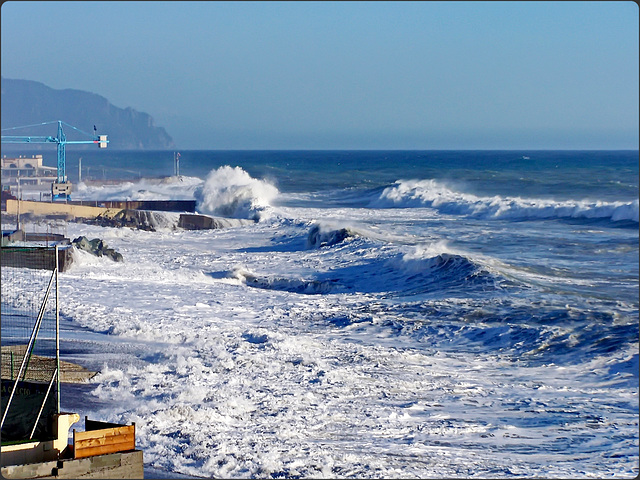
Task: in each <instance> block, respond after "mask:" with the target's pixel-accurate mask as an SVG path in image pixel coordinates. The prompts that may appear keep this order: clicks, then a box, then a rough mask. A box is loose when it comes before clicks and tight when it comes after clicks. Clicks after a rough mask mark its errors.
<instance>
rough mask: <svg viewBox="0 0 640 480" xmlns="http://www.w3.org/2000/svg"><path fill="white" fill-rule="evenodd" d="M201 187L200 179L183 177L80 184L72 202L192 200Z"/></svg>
mask: <svg viewBox="0 0 640 480" xmlns="http://www.w3.org/2000/svg"><path fill="white" fill-rule="evenodd" d="M201 186H202V180H201V179H199V178H196V177H184V176H180V177H166V178H142V179H140V180H137V181H135V182H133V181H130V182H120V183H104V184H90V185H89V184H86V183H84V182H80V183H79V184H78V185H76V190H74V192H73V195H72V196H73V198H74V200H120V201H124V200H130V201H133V200H193V198H194V193H195V191H196V190H197V189H198V188H199V187H201Z"/></svg>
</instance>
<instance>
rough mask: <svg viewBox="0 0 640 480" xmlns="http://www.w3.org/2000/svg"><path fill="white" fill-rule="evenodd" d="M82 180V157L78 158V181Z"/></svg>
mask: <svg viewBox="0 0 640 480" xmlns="http://www.w3.org/2000/svg"><path fill="white" fill-rule="evenodd" d="M80 182H82V157H80V158H79V159H78V183H80Z"/></svg>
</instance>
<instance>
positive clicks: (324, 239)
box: [307, 223, 358, 249]
mask: <svg viewBox="0 0 640 480" xmlns="http://www.w3.org/2000/svg"><path fill="white" fill-rule="evenodd" d="M356 236H358V234H357V233H356V232H355V231H353V230H352V229H350V228H348V227H344V228H333V227H330V226H326V225H322V224H319V223H316V224H315V225H313V226H312V227H311V229H310V230H309V235H308V236H307V248H309V249H311V248H322V247H330V246H333V245H337V244H339V243H342V242H344V241H347V240H349V239H353V238H355V237H356Z"/></svg>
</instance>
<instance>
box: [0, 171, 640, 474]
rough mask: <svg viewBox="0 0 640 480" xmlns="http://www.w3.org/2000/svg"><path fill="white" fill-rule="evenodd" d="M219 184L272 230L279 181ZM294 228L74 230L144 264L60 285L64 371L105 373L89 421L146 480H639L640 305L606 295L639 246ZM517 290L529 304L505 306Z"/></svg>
mask: <svg viewBox="0 0 640 480" xmlns="http://www.w3.org/2000/svg"><path fill="white" fill-rule="evenodd" d="M227 168H228V167H227ZM212 177H214V178H215V181H213V182H212V185H211V186H210V187H209V188H208V189H205V188H203V189H202V192H201V193H202V197H201V198H202V200H204V201H205V203H207V200H206V198H205V190H206V191H207V192H209V193H210V194H211V195H210V197H209V200H211V202H210V207H211V209H213V210H215V209H216V207H217V205H222V206H224V205H232V204H234V202H235V200H234V198H236V199H239V200H237V202H236V203H237V207H238V208H239V211H238V208H230V209H229V211H230V212H231V214H236V213H239V216H244V217H245V218H246V217H250V216H251V215H253V214H255V213H256V212H257V213H259V214H262V213H270V212H271V211H270V209H269V207H268V206H267V205H269V204H271V202H273V201H274V199H275V197H273V196H270V195H266V197H261V191H262V188H263V187H265V185H269V184H267V183H266V182H262V181H259V180H256V179H251V177H249V176H248V175H247V174H246V172H244V171H242V170H239V169H229V170H227V169H223V170H222V171H220V170H216V171H214V173H213V174H212ZM243 182H244V183H243ZM223 185H231V186H234V185H235V187H234V188H231V189H230V191H228V192H227V191H226V190H225V187H224V186H223ZM202 186H203V187H204V185H202ZM243 186H244V187H247V188H248V190H243ZM265 189H266V191H267V193H271V194H276V195H277V193H276V192H275V191H274V190H273V189H271V188H269V187H268V186H267V187H265ZM226 193H228V195H226ZM245 193H246V195H245ZM442 194H443V195H444V196H446V195H448V194H447V193H446V191H445V190H442ZM225 198H226V200H225ZM258 198H262V200H256V202H255V204H256V205H255V208H253V210H252V205H254V199H258ZM216 199H218V200H219V201H218V200H216ZM468 200H473V199H468ZM476 200H478V199H477V198H476ZM502 200H503V199H499V200H498V203H500V202H501V201H502ZM479 201H480V207H479V208H481V209H482V208H485V209H486V208H487V206H486V204H487V201H486V199H481V198H480V199H479ZM483 202H484V203H483ZM392 204H393V202H392V201H391V200H387V203H386V206H389V205H392ZM399 204H404V205H407V202H406V201H404V200H402V199H400V200H399ZM469 205H471V203H470V204H469ZM483 205H484V206H483ZM261 206H262V207H261ZM415 206H419V207H425V206H426V207H428V206H427V205H425V203H424V202H423V201H422V200H420V199H417V200H416V203H415ZM261 208H263V210H261ZM452 208H453V207H452ZM469 208H471V206H470V207H469ZM232 210H233V211H232ZM282 211H283V212H284V213H286V215H284V217H285V218H280V217H278V218H274V217H271V218H269V219H268V221H261V222H253V221H247V220H244V221H242V220H239V219H238V220H236V219H228V221H229V222H230V225H233V226H235V227H236V228H226V229H219V230H209V231H182V230H173V229H172V228H170V225H171V218H165V219H164V220H163V221H165V224H166V225H168V226H167V228H165V229H162V230H161V231H157V232H147V231H141V230H131V229H116V228H103V227H98V226H91V225H83V224H75V223H70V224H69V225H68V235H69V236H70V238H76V237H78V236H80V235H85V236H87V237H88V238H101V239H104V240H105V241H106V243H107V244H108V245H109V247H111V248H114V249H115V250H116V251H118V252H120V253H122V255H123V256H124V262H122V263H115V262H111V261H110V260H108V259H105V258H96V257H92V256H90V255H89V254H86V253H85V252H78V256H77V257H76V260H77V261H76V262H74V264H72V266H71V268H70V269H69V270H68V271H66V272H63V273H62V274H61V275H60V284H61V292H60V293H61V297H60V298H61V318H62V319H63V321H64V322H66V323H68V324H69V325H71V326H72V327H73V329H72V330H69V331H67V332H65V334H63V358H64V355H66V354H68V353H69V352H71V353H72V354H73V355H74V356H75V358H76V359H77V361H78V362H79V363H81V364H91V365H93V368H96V369H97V370H100V373H99V374H98V376H97V377H95V378H94V379H93V380H92V384H91V387H90V391H89V392H88V393H87V394H86V395H84V396H83V398H82V401H81V402H80V401H77V400H76V404H79V405H80V407H79V408H81V410H80V411H79V412H78V413H80V414H81V416H84V415H88V416H89V417H90V418H95V419H98V420H105V421H114V422H127V423H129V422H132V421H134V422H136V442H137V445H138V446H139V447H140V448H142V449H143V450H144V452H145V463H146V465H147V466H149V467H153V468H156V469H160V470H163V471H165V472H181V473H183V474H191V475H194V476H200V477H222V478H232V477H233V478H256V477H260V478H269V477H271V478H275V477H304V478H312V477H323V478H340V477H350V478H400V477H412V478H434V477H458V478H459V477H465V478H469V477H482V478H488V477H501V478H505V477H546V476H548V477H563V478H575V477H582V476H585V475H587V476H594V477H615V476H621V477H633V476H635V475H637V473H638V456H637V448H638V434H637V426H638V424H637V421H638V408H637V391H638V390H637V386H638V375H637V365H638V356H637V309H638V307H637V289H635V290H634V291H633V292H631V293H626V296H624V297H623V296H621V295H618V293H619V292H618V291H617V290H614V291H613V293H612V292H611V291H609V290H604V289H602V290H601V289H599V288H597V287H593V286H592V284H597V282H603V281H605V280H607V281H610V282H611V284H612V285H616V284H617V283H620V284H627V285H630V286H632V287H635V286H637V264H636V263H633V264H632V262H628V261H627V260H628V258H629V257H630V256H631V257H632V256H633V255H631V254H629V253H625V252H626V250H621V251H618V250H616V249H615V248H614V247H616V246H627V247H628V248H629V249H631V252H632V253H636V258H637V232H635V231H631V230H630V229H618V228H616V229H613V228H612V229H607V228H597V229H596V228H593V227H589V229H587V228H582V227H581V226H579V225H578V226H574V225H570V226H567V225H564V224H562V225H553V228H554V229H555V230H553V229H549V230H548V231H545V232H540V229H539V227H538V226H537V225H534V226H532V225H531V224H527V222H508V221H502V220H504V219H505V217H504V216H502V217H496V216H494V217H490V218H492V221H491V222H484V221H482V220H481V218H482V214H480V213H478V214H475V216H473V218H464V219H460V218H456V217H454V218H453V219H451V218H444V217H446V216H444V215H439V214H438V212H434V211H433V210H432V209H431V208H414V209H412V210H410V211H401V210H396V209H390V208H385V209H380V210H377V209H365V208H362V209H358V208H339V207H334V208H329V209H324V208H298V207H294V206H289V207H287V208H283V209H282ZM496 211H497V210H496ZM625 215H626V214H624V215H623V216H625ZM169 217H171V214H169ZM479 218H480V219H479ZM494 218H495V220H496V221H494ZM160 223H162V222H160ZM549 223H558V222H549ZM316 227H317V228H316ZM343 230H344V231H346V232H347V233H349V235H350V236H347V237H345V238H343V239H342V241H336V242H334V240H338V239H339V238H340V237H341V235H340V233H341V232H343ZM574 230H578V231H579V233H574ZM606 230H612V231H613V233H611V232H608V231H606ZM312 232H315V233H316V234H317V235H312V236H311V237H310V234H311V233H312ZM310 238H311V240H310ZM547 238H549V241H548V243H544V242H545V241H546V240H547ZM565 238H569V239H570V240H571V242H567V241H565ZM323 244H324V245H323ZM540 244H542V245H540ZM309 247H311V248H309ZM317 247H319V248H317ZM604 247H607V252H608V253H606V254H602V255H603V257H600V256H592V255H590V254H589V252H588V251H586V249H589V248H594V249H595V248H597V249H602V248H604ZM510 248H511V249H512V250H511V251H510V250H509V249H510ZM505 252H506V253H505ZM512 252H515V253H512ZM602 258H607V259H612V261H613V262H618V263H615V265H613V266H612V265H608V264H607V265H605V266H604V268H603V263H602V262H603V260H602ZM583 259H588V261H582V260H583ZM569 261H571V262H573V263H569ZM562 262H567V263H562ZM539 272H543V273H544V275H542V274H539ZM8 273H9V270H8V269H7V268H5V267H3V269H2V275H3V282H2V283H3V284H7V283H8V282H11V281H15V280H14V279H18V277H20V275H24V273H19V274H18V275H14V276H13V277H12V276H11V275H8ZM45 274H48V272H43V273H42V275H43V277H44V276H45ZM505 275H509V276H512V277H515V278H517V279H518V281H519V283H518V285H517V288H510V287H509V286H506V287H504V288H502V289H501V288H496V286H495V283H496V282H497V281H499V280H501V278H502V277H504V276H505ZM533 275H537V276H536V277H535V281H533V280H532V278H534V277H533ZM577 275H580V276H583V277H584V280H585V282H586V281H588V283H584V284H579V283H577V282H576V281H575V280H573V279H572V276H577ZM616 275H617V276H616ZM610 277H611V278H610ZM478 279H480V280H481V281H478ZM496 279H497V280H496ZM474 282H476V283H474ZM569 286H573V287H574V289H573V290H572V291H570V292H569V293H568V294H567V293H566V290H567V289H568V287H569ZM3 288H4V286H3ZM3 292H4V290H3ZM5 300H6V301H7V302H10V303H11V306H13V307H22V306H23V305H27V304H33V305H36V306H37V304H38V301H39V296H38V295H36V294H33V295H31V296H26V295H21V294H19V292H14V293H13V294H9V295H8V296H7V297H5V296H4V293H3V303H4V301H5ZM629 332H631V334H629ZM66 342H70V343H66ZM65 346H66V350H65V348H64V347H65ZM83 348H84V350H83ZM63 388H64V387H63ZM72 400H73V399H69V398H66V399H65V398H64V397H63V399H62V408H63V409H64V408H65V404H66V403H67V402H69V401H72Z"/></svg>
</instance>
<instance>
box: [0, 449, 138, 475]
mask: <svg viewBox="0 0 640 480" xmlns="http://www.w3.org/2000/svg"><path fill="white" fill-rule="evenodd" d="M0 473H1V474H2V477H3V478H7V479H14V478H36V477H38V478H144V461H143V456H142V450H133V451H130V452H121V453H111V454H108V455H96V456H94V457H87V458H80V459H77V460H72V459H69V460H58V461H50V462H41V463H31V464H26V465H12V466H9V467H3V468H2V470H1V472H0Z"/></svg>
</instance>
